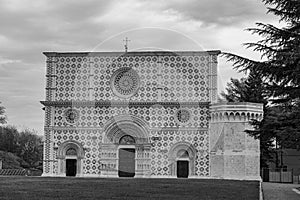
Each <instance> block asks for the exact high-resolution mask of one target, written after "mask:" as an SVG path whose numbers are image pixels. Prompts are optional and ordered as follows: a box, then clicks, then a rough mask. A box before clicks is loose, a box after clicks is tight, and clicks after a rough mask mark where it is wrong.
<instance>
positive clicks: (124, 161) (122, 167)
mask: <svg viewBox="0 0 300 200" xmlns="http://www.w3.org/2000/svg"><path fill="white" fill-rule="evenodd" d="M118 173H119V177H134V175H135V149H126V148H124V149H119V171H118Z"/></svg>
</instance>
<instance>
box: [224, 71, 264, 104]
mask: <svg viewBox="0 0 300 200" xmlns="http://www.w3.org/2000/svg"><path fill="white" fill-rule="evenodd" d="M268 95H269V92H268V90H267V88H266V86H265V83H264V82H263V80H262V78H261V76H260V74H258V73H257V72H255V71H253V70H251V71H250V73H249V75H248V77H247V78H241V79H240V80H239V79H233V78H232V79H231V80H230V83H227V87H226V93H225V92H222V93H221V96H222V97H223V98H225V99H226V100H227V101H228V102H253V103H263V104H264V105H266V104H267V98H268Z"/></svg>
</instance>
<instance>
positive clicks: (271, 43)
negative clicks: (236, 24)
mask: <svg viewBox="0 0 300 200" xmlns="http://www.w3.org/2000/svg"><path fill="white" fill-rule="evenodd" d="M262 1H263V2H264V3H265V4H266V5H269V6H271V8H268V12H269V13H272V14H274V15H276V16H279V18H280V21H281V22H282V23H284V24H286V26H285V27H283V28H278V27H275V26H273V25H271V24H264V23H257V28H249V29H248V30H249V31H251V32H252V33H253V34H258V35H260V36H262V37H263V38H264V39H262V40H260V41H258V42H256V43H246V44H245V45H246V47H247V48H253V50H254V51H258V52H260V53H261V56H262V58H264V59H265V61H254V60H251V59H248V58H244V57H241V56H238V55H234V54H230V53H224V55H225V57H227V58H228V60H229V61H233V62H234V66H235V68H236V69H238V70H240V71H248V70H254V71H256V72H257V73H259V74H261V75H262V77H263V78H265V79H266V81H268V83H269V89H270V91H271V92H272V95H273V97H274V102H277V103H281V102H291V103H293V102H294V101H297V99H299V98H300V1H299V0H262Z"/></svg>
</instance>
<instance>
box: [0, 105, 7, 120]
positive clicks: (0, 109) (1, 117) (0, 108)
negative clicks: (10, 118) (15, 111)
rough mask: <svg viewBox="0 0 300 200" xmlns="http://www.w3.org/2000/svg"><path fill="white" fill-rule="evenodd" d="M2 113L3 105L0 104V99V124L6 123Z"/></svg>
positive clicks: (3, 111)
mask: <svg viewBox="0 0 300 200" xmlns="http://www.w3.org/2000/svg"><path fill="white" fill-rule="evenodd" d="M4 114H5V107H4V106H1V101H0V124H5V123H6V117H5V115H4Z"/></svg>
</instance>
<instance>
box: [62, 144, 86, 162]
mask: <svg viewBox="0 0 300 200" xmlns="http://www.w3.org/2000/svg"><path fill="white" fill-rule="evenodd" d="M70 149H74V151H75V152H76V153H77V158H79V159H80V158H84V149H83V146H82V145H81V144H80V143H79V142H77V141H74V140H68V141H65V142H64V143H62V144H61V145H60V146H59V147H58V152H57V156H58V158H61V159H64V158H65V157H66V154H67V151H68V150H70Z"/></svg>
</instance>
